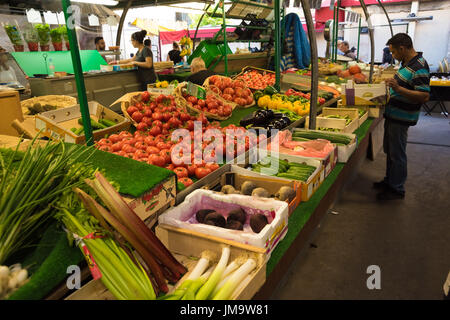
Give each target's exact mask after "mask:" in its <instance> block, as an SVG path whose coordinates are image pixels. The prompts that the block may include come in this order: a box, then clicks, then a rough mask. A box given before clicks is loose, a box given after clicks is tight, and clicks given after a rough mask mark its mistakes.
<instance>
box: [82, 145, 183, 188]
mask: <svg viewBox="0 0 450 320" xmlns="http://www.w3.org/2000/svg"><path fill="white" fill-rule="evenodd" d="M75 146H76V147H77V148H80V149H83V148H87V147H86V146H82V145H75ZM87 163H88V164H90V165H92V166H93V167H95V168H99V169H101V170H104V173H105V176H106V177H107V178H108V180H111V181H114V182H115V183H116V184H117V185H118V187H119V190H118V191H119V192H120V193H122V194H127V195H130V196H133V197H140V196H142V195H143V194H144V192H146V191H149V190H151V189H153V188H154V187H155V186H156V185H158V184H159V183H161V182H162V181H164V180H166V179H167V178H169V177H170V176H172V175H174V173H173V172H172V171H170V170H167V169H165V168H160V167H157V166H152V165H149V164H146V163H142V162H139V161H136V160H133V159H130V158H125V157H122V156H119V155H116V154H113V153H109V152H104V151H100V150H95V152H94V154H93V155H92V156H91V157H90V158H89V159H88V160H87Z"/></svg>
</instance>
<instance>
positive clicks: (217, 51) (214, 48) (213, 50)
mask: <svg viewBox="0 0 450 320" xmlns="http://www.w3.org/2000/svg"><path fill="white" fill-rule="evenodd" d="M224 47H225V45H224V44H223V43H217V44H216V43H209V42H207V41H205V40H204V41H202V42H200V44H199V45H198V46H197V48H195V50H194V52H193V53H192V54H191V55H190V56H189V58H188V61H187V62H188V63H189V64H191V62H192V60H193V59H194V58H197V57H202V59H203V61H205V65H206V67H207V68H208V67H209V65H210V64H211V63H212V62H213V60H214V59H215V58H216V57H217V56H221V55H222V54H223V53H224ZM232 53H233V52H232V51H231V49H230V47H229V46H228V45H227V54H232Z"/></svg>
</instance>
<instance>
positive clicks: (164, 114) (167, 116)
mask: <svg viewBox="0 0 450 320" xmlns="http://www.w3.org/2000/svg"><path fill="white" fill-rule="evenodd" d="M170 118H172V115H171V114H170V113H169V112H165V113H163V119H164V121H165V122H167V121H169V119H170Z"/></svg>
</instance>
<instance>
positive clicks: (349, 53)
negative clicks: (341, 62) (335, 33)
mask: <svg viewBox="0 0 450 320" xmlns="http://www.w3.org/2000/svg"><path fill="white" fill-rule="evenodd" d="M340 45H341V46H340V48H339V49H340V50H341V51H342V52H343V53H344V57H349V58H351V59H352V60H356V55H355V53H354V52H353V51H352V50H350V45H349V44H348V41H342V42H341V43H340ZM355 50H356V49H355Z"/></svg>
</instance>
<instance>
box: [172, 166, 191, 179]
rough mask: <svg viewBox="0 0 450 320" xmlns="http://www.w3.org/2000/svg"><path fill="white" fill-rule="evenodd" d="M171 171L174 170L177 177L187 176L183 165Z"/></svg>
mask: <svg viewBox="0 0 450 320" xmlns="http://www.w3.org/2000/svg"><path fill="white" fill-rule="evenodd" d="M173 172H175V174H176V175H177V177H178V179H181V178H187V176H188V170H187V169H186V168H183V167H177V168H175V169H174V170H173Z"/></svg>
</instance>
